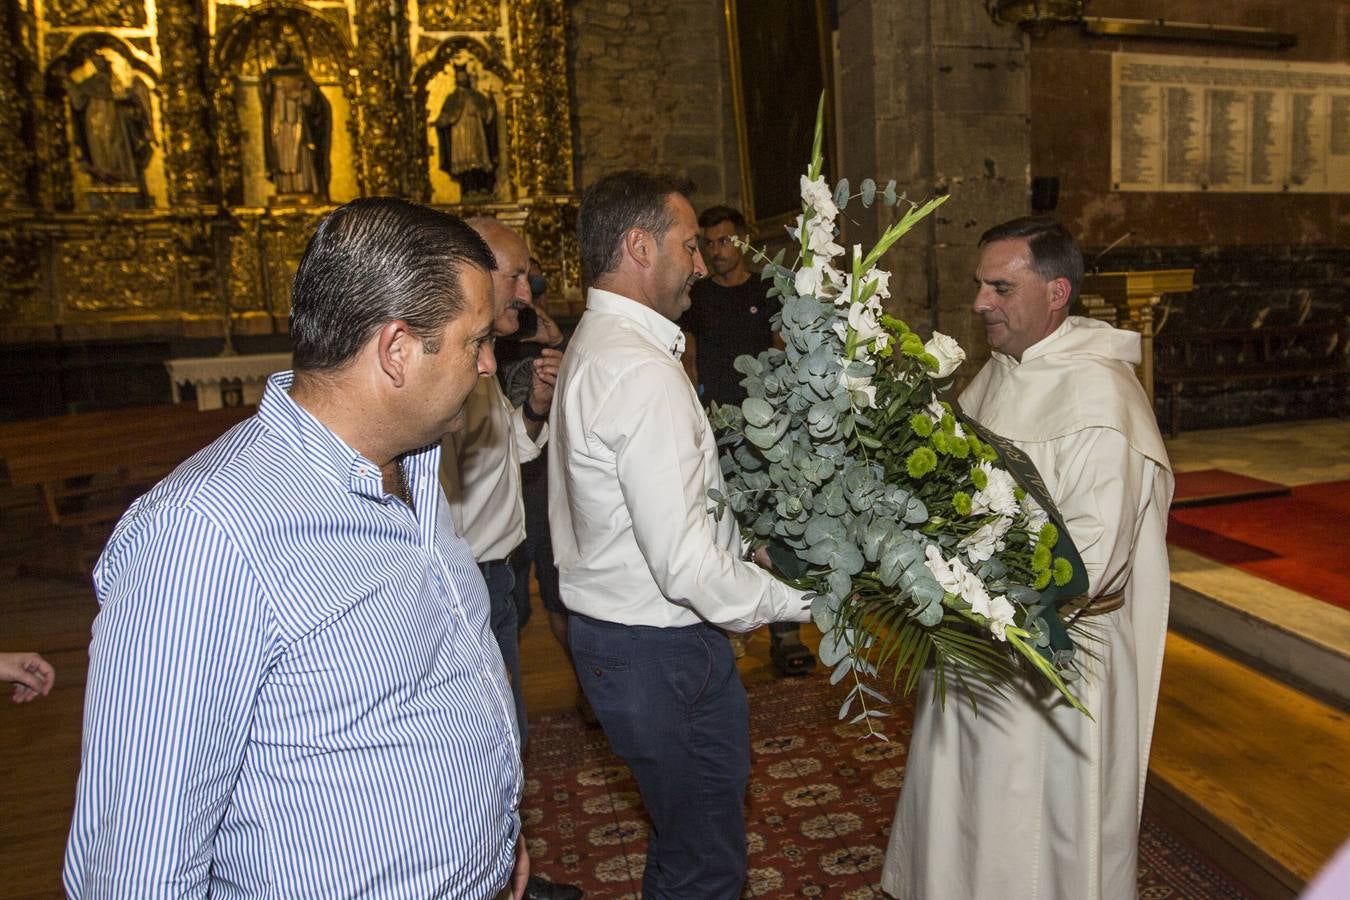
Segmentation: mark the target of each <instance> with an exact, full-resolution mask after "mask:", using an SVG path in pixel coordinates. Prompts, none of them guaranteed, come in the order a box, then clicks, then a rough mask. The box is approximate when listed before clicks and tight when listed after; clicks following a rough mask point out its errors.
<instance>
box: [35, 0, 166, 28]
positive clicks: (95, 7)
mask: <svg viewBox="0 0 1350 900" xmlns="http://www.w3.org/2000/svg"><path fill="white" fill-rule="evenodd" d="M47 17H48V22H49V23H50V24H51V25H56V26H64V25H102V26H112V27H119V28H141V27H144V25H145V0H61V2H59V3H50V4H47Z"/></svg>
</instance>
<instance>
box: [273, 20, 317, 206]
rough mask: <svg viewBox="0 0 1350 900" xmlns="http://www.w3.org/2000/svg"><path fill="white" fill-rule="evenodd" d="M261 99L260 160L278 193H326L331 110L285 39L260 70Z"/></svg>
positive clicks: (291, 194)
mask: <svg viewBox="0 0 1350 900" xmlns="http://www.w3.org/2000/svg"><path fill="white" fill-rule="evenodd" d="M262 101H263V104H262V105H263V161H264V164H265V165H266V166H267V177H268V179H269V180H270V181H271V182H272V183H273V184H274V185H276V188H277V193H278V194H280V195H290V196H295V195H310V196H313V197H318V198H321V199H325V200H326V199H328V174H329V169H328V149H329V137H330V134H331V132H332V125H333V121H332V110H331V108H330V107H329V105H328V100H327V98H325V97H324V95H323V92H322V91H321V90H319V86H318V85H317V84H315V83H314V79H313V78H310V77H309V73H307V72H306V71H305V67H304V66H303V65H302V64H301V63H300V61H299V60H297V59H296V58H295V52H294V51H293V50H292V49H291V45H290V44H288V43H286V42H285V41H282V42H281V43H279V44H278V45H277V48H276V63H275V65H273V66H272V68H270V69H268V70H267V71H266V72H265V73H263V78H262Z"/></svg>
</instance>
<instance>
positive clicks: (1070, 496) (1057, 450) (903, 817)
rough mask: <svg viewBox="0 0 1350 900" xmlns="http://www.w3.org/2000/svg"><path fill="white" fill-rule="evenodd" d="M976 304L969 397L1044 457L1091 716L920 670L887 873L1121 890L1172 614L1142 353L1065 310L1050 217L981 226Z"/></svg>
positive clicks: (917, 893)
mask: <svg viewBox="0 0 1350 900" xmlns="http://www.w3.org/2000/svg"><path fill="white" fill-rule="evenodd" d="M980 243H981V246H982V248H983V250H982V253H981V256H980V262H979V267H978V269H977V271H976V279H977V281H978V282H979V292H978V295H977V297H976V300H975V304H974V309H975V312H976V313H977V314H978V315H979V316H981V317H982V318H983V320H984V324H985V328H986V331H987V334H988V337H989V343H990V346H991V347H992V348H993V349H994V351H995V352H994V356H993V358H992V359H991V360H990V361H989V362H988V363H987V364H986V365H985V367H984V368H983V369H982V370H981V371H980V373H979V374H978V375H977V376H976V378H975V380H974V381H973V382H972V383H971V385H970V387H969V388H967V389H966V391H965V392H963V393H962V394H961V397H960V405H961V408H962V410H963V411H964V412H965V413H966V414H967V415H969V416H970V417H971V418H973V419H974V420H975V421H977V422H979V423H981V424H982V425H984V426H985V427H987V428H988V429H989V430H990V431H993V432H995V433H996V434H999V435H1002V436H1003V437H1005V438H1007V439H1009V440H1011V441H1012V442H1013V443H1014V444H1016V445H1017V446H1018V447H1019V448H1020V449H1021V450H1023V451H1024V452H1025V453H1026V454H1027V455H1028V456H1029V457H1030V458H1031V461H1032V462H1033V463H1034V464H1035V465H1036V467H1037V469H1038V470H1039V472H1040V474H1041V477H1042V478H1043V480H1044V481H1045V484H1046V487H1047V488H1048V490H1049V493H1050V496H1051V498H1052V499H1053V500H1054V502H1055V504H1056V505H1057V506H1058V508H1059V511H1060V513H1061V515H1062V516H1063V519H1064V522H1065V524H1066V525H1067V527H1068V530H1069V534H1070V536H1071V537H1072V538H1073V540H1074V543H1075V544H1076V545H1077V547H1078V551H1079V553H1080V554H1081V555H1082V558H1083V562H1084V564H1085V566H1086V568H1087V574H1088V581H1089V585H1090V586H1089V590H1088V595H1087V598H1085V601H1084V602H1086V603H1087V607H1086V610H1085V612H1084V614H1083V615H1082V616H1081V617H1080V618H1079V620H1078V623H1079V624H1080V625H1081V626H1082V630H1081V631H1080V632H1079V633H1078V634H1077V635H1076V639H1077V642H1078V644H1079V648H1080V649H1079V654H1078V656H1079V660H1080V668H1081V670H1082V678H1081V679H1080V680H1078V681H1077V682H1075V683H1074V685H1073V687H1074V690H1075V691H1076V692H1077V694H1078V696H1079V698H1080V699H1081V700H1082V701H1083V703H1084V704H1085V705H1086V706H1087V708H1088V709H1089V710H1090V711H1091V713H1092V718H1091V719H1089V718H1088V717H1087V716H1084V715H1083V714H1082V713H1080V712H1078V711H1076V710H1074V709H1073V708H1072V707H1071V706H1070V705H1069V704H1068V703H1067V702H1065V701H1064V700H1063V699H1062V698H1060V697H1059V695H1058V694H1056V693H1055V691H1053V690H1052V689H1047V688H1046V687H1045V686H1044V685H1042V684H1041V683H1040V682H1039V681H1036V680H1034V679H1026V680H1025V681H1024V682H1022V683H1020V684H1017V685H1015V686H1014V688H1013V689H1012V690H1010V691H1009V692H1008V695H1007V696H1006V697H998V696H995V695H993V694H992V693H986V694H983V695H981V696H980V698H979V709H978V712H974V711H972V709H971V706H970V704H969V703H968V702H967V701H966V700H965V699H964V697H961V696H960V695H958V694H951V695H949V696H948V697H947V701H946V706H945V708H944V709H939V708H938V707H937V706H935V705H934V702H933V695H932V683H931V680H930V679H927V678H925V681H924V684H923V688H922V690H921V692H920V695H919V698H918V716H917V720H916V722H915V725H914V734H913V738H912V741H911V743H910V750H909V763H908V766H907V769H906V773H905V783H904V788H903V790H902V791H901V795H900V802H899V806H898V808H897V810H896V816H895V823H894V825H893V827H892V830H891V839H890V846H889V847H888V849H887V853H886V864H885V868H884V870H883V874H882V882H881V884H882V887H883V888H884V889H885V890H886V891H887V892H888V893H889V894H891V895H893V896H895V897H899V898H903V900H962V898H971V900H976V898H998V900H1098V898H1109V900H1125V898H1131V900H1133V898H1134V897H1135V896H1136V893H1137V889H1136V863H1137V855H1138V834H1139V816H1140V813H1141V810H1142V806H1143V798H1144V778H1145V774H1146V772H1147V770H1148V750H1149V743H1150V740H1151V738H1152V733H1153V719H1154V708H1155V706H1156V704H1157V697H1158V681H1159V678H1160V676H1161V673H1162V655H1163V645H1164V638H1165V635H1166V628H1167V607H1168V591H1169V582H1168V567H1167V547H1166V542H1165V536H1166V527H1167V509H1168V505H1169V504H1170V502H1171V498H1172V473H1171V466H1170V464H1169V463H1168V460H1167V454H1166V451H1165V449H1164V447H1163V442H1162V437H1161V436H1160V435H1159V433H1158V426H1157V423H1156V420H1155V419H1154V415H1153V410H1152V407H1151V405H1150V404H1149V401H1148V398H1147V396H1146V395H1145V393H1144V391H1143V389H1142V388H1141V387H1140V384H1139V381H1138V379H1137V378H1136V376H1135V372H1134V366H1135V365H1136V364H1137V363H1138V362H1139V358H1140V339H1139V335H1138V334H1135V333H1133V332H1128V331H1122V330H1119V329H1115V328H1112V327H1110V326H1108V325H1106V324H1104V323H1102V322H1098V321H1096V320H1092V319H1084V318H1078V317H1071V316H1069V315H1068V311H1069V307H1070V304H1071V303H1072V301H1073V299H1074V298H1075V297H1076V296H1077V294H1078V289H1079V286H1080V283H1081V281H1082V274H1083V257H1082V252H1081V250H1080V249H1079V248H1078V246H1077V243H1076V242H1075V241H1074V239H1073V237H1072V236H1071V235H1070V234H1069V233H1068V232H1067V231H1066V230H1065V229H1064V228H1063V227H1062V226H1060V225H1058V224H1056V223H1055V222H1053V221H1051V220H1048V219H1040V218H1026V219H1017V220H1014V221H1012V222H1008V223H1006V224H1004V225H1000V226H997V227H995V228H993V229H991V230H990V231H988V232H987V233H986V234H985V235H984V236H983V237H982V238H981V241H980Z"/></svg>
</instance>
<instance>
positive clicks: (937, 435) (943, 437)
mask: <svg viewBox="0 0 1350 900" xmlns="http://www.w3.org/2000/svg"><path fill="white" fill-rule="evenodd" d="M928 442H929V443H930V444H932V445H933V449H934V450H936V451H937V452H939V453H941V454H942V455H943V456H951V455H952V436H951V435H949V434H948V433H947V432H945V431H935V432H933V434H932V436H931V437H929V438H928Z"/></svg>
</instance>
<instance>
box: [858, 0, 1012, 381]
mask: <svg viewBox="0 0 1350 900" xmlns="http://www.w3.org/2000/svg"><path fill="white" fill-rule="evenodd" d="M839 27H840V34H839V94H840V114H839V118H840V120H841V122H840V132H841V140H840V144H841V147H842V155H843V160H842V169H843V171H842V174H843V175H845V176H847V177H848V178H849V179H850V180H851V181H853V182H854V183H856V182H857V180H858V179H859V178H862V177H865V176H868V175H873V176H875V177H876V178H877V179H878V180H879V181H881V182H885V181H886V180H888V179H891V178H895V179H896V180H897V181H898V182H899V187H900V188H902V189H904V190H905V191H907V192H908V193H909V195H910V197H912V198H915V199H919V200H922V199H924V198H927V197H929V196H932V195H933V194H935V193H950V194H951V199H950V200H948V201H947V203H946V204H945V205H944V206H942V207H941V208H940V209H939V210H938V212H937V213H936V214H935V215H934V216H932V217H931V218H930V220H929V221H926V222H924V223H923V224H922V225H921V226H920V227H919V228H918V229H916V230H915V231H914V232H912V233H911V234H909V235H908V236H906V237H905V238H904V240H903V241H902V242H901V243H900V244H899V245H898V247H897V248H896V249H894V250H892V251H891V252H890V254H888V256H887V258H886V259H885V260H884V262H883V264H884V265H886V266H888V267H889V268H890V269H891V271H892V274H893V276H894V278H893V279H892V282H891V284H892V306H893V308H894V309H895V310H896V311H897V312H898V313H899V314H900V315H902V316H903V317H905V318H906V319H908V320H909V322H910V324H911V325H913V326H914V327H915V328H916V329H920V330H921V331H927V330H928V329H938V330H941V331H943V332H946V333H948V334H951V335H952V336H954V337H955V338H956V339H957V340H959V341H960V342H961V344H962V345H963V346H964V347H966V348H967V350H968V352H969V353H970V356H971V364H969V365H966V366H963V367H962V369H963V374H964V375H966V376H967V377H968V376H969V374H973V373H974V371H975V370H976V369H977V368H978V364H979V362H980V361H981V360H982V359H983V358H985V357H987V355H988V348H987V346H986V343H985V337H984V330H983V329H982V328H978V327H976V322H975V320H974V318H973V316H972V315H971V312H970V303H971V299H972V292H971V276H972V273H973V271H974V268H975V263H976V260H977V258H978V256H979V252H978V247H977V246H976V241H977V240H978V239H979V236H980V235H981V234H982V233H983V232H984V230H985V229H987V228H989V227H990V226H991V225H995V224H997V223H999V222H1001V221H1004V220H1006V219H1009V218H1012V217H1014V216H1018V215H1022V214H1024V213H1025V212H1026V211H1027V163H1028V159H1029V148H1028V131H1029V126H1028V123H1027V96H1028V90H1027V51H1026V49H1025V47H1024V45H1023V38H1022V36H1021V35H1020V34H1019V33H1018V32H1017V30H1016V29H1011V28H1005V27H999V26H996V25H994V24H993V22H992V21H991V20H990V19H989V16H988V15H987V14H986V13H985V12H984V9H983V7H982V6H981V5H979V4H974V3H971V4H957V3H947V2H941V0H922V2H914V3H903V4H901V3H887V2H884V0H841V2H840V4H839ZM880 216H881V217H887V216H888V213H886V212H881V213H880ZM885 223H886V220H885V218H882V219H881V220H880V221H877V220H872V221H865V222H863V223H861V227H859V228H857V229H856V234H855V233H852V232H851V233H850V234H849V235H847V240H848V242H849V243H853V242H855V241H861V242H863V243H870V242H871V241H872V240H874V239H875V237H876V235H877V234H878V232H879V230H880V228H881V227H883V226H884V224H885Z"/></svg>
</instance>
